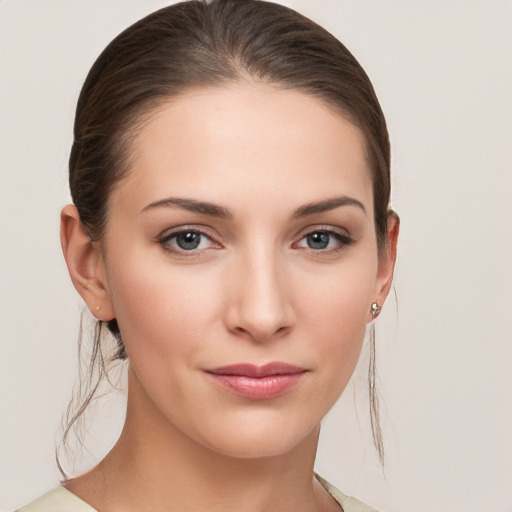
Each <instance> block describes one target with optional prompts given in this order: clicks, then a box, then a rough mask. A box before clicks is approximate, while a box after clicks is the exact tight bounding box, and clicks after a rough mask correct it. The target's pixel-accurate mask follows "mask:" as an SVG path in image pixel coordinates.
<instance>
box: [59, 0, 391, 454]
mask: <svg viewBox="0 0 512 512" xmlns="http://www.w3.org/2000/svg"><path fill="white" fill-rule="evenodd" d="M245 79H250V80H256V81H262V82H266V83H271V84H274V85H275V86H276V87H279V88H284V89H294V90H299V91H302V92H304V93H306V94H309V95H312V96H315V97H317V98H319V99H320V100H322V101H324V102H325V103H326V104H328V105H329V106H330V107H331V108H332V109H334V110H335V111H337V112H338V113H340V114H341V115H342V116H344V117H345V118H347V119H348V120H349V121H350V122H352V123H353V124H354V125H355V126H357V127H358V128H359V129H360V130H361V132H362V133H363V134H364V137H365V140H366V145H367V157H368V163H369V168H370V171H371V177H372V182H373V202H374V215H375V219H374V221H375V227H376V237H377V242H378V247H379V250H381V249H382V248H383V247H384V245H385V243H386V237H387V221H388V215H389V211H388V205H389V198H390V147H389V139H388V132H387V128H386V122H385V119H384V115H383V113H382V110H381V108H380V105H379V102H378V100H377V97H376V95H375V92H374V90H373V87H372V84H371V82H370V80H369V78H368V76H367V75H366V73H365V71H364V70H363V68H362V67H361V66H360V65H359V63H358V62H357V60H356V59H355V58H354V57H353V56H352V54H351V53H350V52H349V51H348V50H347V48H345V46H344V45H343V44H342V43H341V42H340V41H338V40H337V39H336V38H335V37H334V36H333V35H331V34H330V33H329V32H327V31H326V30H324V29H323V28H322V27H320V26H319V25H317V24H316V23H314V22H312V21H311V20H309V19H307V18H305V17H304V16H302V15H300V14H298V13H297V12H295V11H293V10H291V9H289V8H286V7H283V6H281V5H277V4H274V3H271V2H266V1H258V0H213V1H211V2H207V1H197V0H191V1H187V2H181V3H178V4H175V5H172V6H169V7H165V8H163V9H161V10H159V11H156V12H154V13H152V14H150V15H149V16H147V17H145V18H143V19H142V20H140V21H138V22H137V23H135V24H134V25H132V26H130V27H129V28H127V29H126V30H125V31H123V32H122V33H121V34H120V35H118V36H117V37H116V38H115V39H114V40H113V41H112V42H111V43H110V44H109V45H108V46H107V47H106V48H105V50H104V51H103V52H102V53H101V55H100V56H99V57H98V59H97V60H96V62H95V63H94V65H93V66H92V68H91V70H90V72H89V74H88V76H87V79H86V80H85V83H84V85H83V88H82V91H81V93H80V96H79V99H78V105H77V110H76V118H75V125H74V141H73V146H72V149H71V156H70V161H69V182H70V188H71V195H72V198H73V202H74V203H75V205H76V207H77V209H78V212H79V215H80V219H81V222H82V225H83V227H84V229H85V231H86V232H87V233H88V235H89V236H90V238H91V240H100V239H101V237H102V234H103V231H104V228H105V223H106V220H107V218H108V198H109V194H110V192H111V190H112V188H113V187H114V186H115V184H116V183H117V182H118V181H119V180H121V179H122V178H123V177H124V176H125V174H126V173H127V172H129V160H130V147H131V144H130V143H131V141H132V140H133V138H134V136H135V135H136V134H137V133H138V129H139V128H140V127H141V126H142V124H143V122H144V120H145V119H146V118H147V116H149V115H150V114H151V112H153V110H154V109H155V108H157V107H158V106H159V105H161V104H162V103H163V102H165V101H168V100H169V98H172V97H176V96H179V95H180V94H181V93H183V92H184V91H186V90H188V89H189V88H192V87H202V86H221V85H223V84H227V83H233V82H240V81H243V80H245ZM104 327H105V326H103V325H101V324H99V325H98V326H97V328H96V331H95V332H96V334H95V341H94V349H93V351H92V358H91V363H93V364H94V363H96V364H98V362H99V364H100V365H101V371H100V372H99V377H98V380H97V382H96V384H91V386H90V390H89V392H87V393H83V394H81V396H80V400H81V405H80V406H79V407H77V410H76V412H75V413H74V414H73V413H72V412H71V409H69V410H68V424H67V427H66V430H65V433H64V442H65V439H66V436H67V434H68V433H69V429H70V427H71V426H72V425H73V423H74V422H75V421H76V420H77V418H78V417H79V416H80V415H81V414H82V412H83V410H84V409H85V407H86V406H87V404H88V403H89V402H90V401H91V399H92V398H93V396H94V393H95V390H96V389H97V387H98V383H99V381H100V380H101V379H102V378H103V377H104V376H106V366H105V361H106V360H108V358H104V357H103V355H102V352H101V343H100V342H101V338H102V336H101V333H102V331H103V330H104ZM108 329H109V330H110V332H111V333H112V334H113V335H114V337H115V339H116V340H117V348H116V351H115V352H116V353H115V356H114V358H116V357H117V358H119V359H124V358H126V353H125V351H124V346H123V342H122V339H121V335H120V332H119V328H118V325H117V322H116V321H115V320H112V321H111V322H109V323H108ZM98 347H99V349H98ZM374 355H375V344H374V341H373V340H372V341H371V371H370V404H371V412H372V414H371V419H372V428H373V434H374V441H375V444H376V447H377V449H378V451H379V455H380V457H381V460H382V458H383V446H382V440H381V435H380V429H379V420H378V414H377V412H378V402H377V398H376V394H375V374H374V370H373V368H372V367H373V366H374V360H375V358H374ZM91 373H92V370H91Z"/></svg>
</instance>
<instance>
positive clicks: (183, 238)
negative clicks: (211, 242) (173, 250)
mask: <svg viewBox="0 0 512 512" xmlns="http://www.w3.org/2000/svg"><path fill="white" fill-rule="evenodd" d="M201 237H202V235H201V233H198V232H197V231H183V232H182V233H178V234H177V235H176V245H177V246H178V247H179V248H180V249H183V250H184V251H192V250H194V249H197V248H198V247H199V244H200V243H201Z"/></svg>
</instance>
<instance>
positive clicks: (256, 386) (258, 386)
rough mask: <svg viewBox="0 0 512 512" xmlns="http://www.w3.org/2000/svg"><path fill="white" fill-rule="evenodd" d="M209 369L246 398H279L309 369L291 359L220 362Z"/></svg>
mask: <svg viewBox="0 0 512 512" xmlns="http://www.w3.org/2000/svg"><path fill="white" fill-rule="evenodd" d="M206 373H207V374H208V375H209V376H210V378H211V379H212V380H214V381H215V382H216V383H217V384H218V385H220V386H221V387H222V388H224V389H226V390H228V391H230V392H232V393H234V394H236V395H238V396H242V397H244V398H249V399H252V400H264V399H270V398H276V397H278V396H280V395H282V394H284V393H285V392H286V391H288V390H290V389H292V388H293V387H295V386H296V385H297V384H298V383H299V381H300V380H301V379H302V377H303V376H304V375H305V374H306V373H307V370H306V369H305V368H301V367H299V366H295V365H291V364H287V363H280V362H276V363H269V364H266V365H264V366H257V365H254V364H249V363H242V364H234V365H229V366H220V367H217V368H212V369H209V370H206Z"/></svg>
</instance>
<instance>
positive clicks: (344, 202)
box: [141, 196, 366, 219]
mask: <svg viewBox="0 0 512 512" xmlns="http://www.w3.org/2000/svg"><path fill="white" fill-rule="evenodd" d="M172 206H177V207H178V208H182V209H183V210H188V211H189V212H194V213H200V214H202V215H209V216H211V217H218V218H221V219H233V214H232V213H231V212H230V211H229V210H228V209H227V208H225V207H224V206H220V205H217V204H214V203H209V202H207V201H197V200H196V199H185V198H181V197H167V198H165V199H159V200H158V201H153V202H152V203H150V204H148V205H147V206H145V207H144V208H143V209H142V210H141V213H143V212H146V211H148V210H153V209H154V208H165V207H172ZM341 206H356V207H357V208H359V209H360V210H362V212H363V213H364V214H365V215H366V208H365V207H364V205H363V203H361V201H359V200H357V199H355V198H353V197H349V196H336V197H331V198H329V199H324V200H322V201H317V202H314V203H308V204H305V205H303V206H301V207H299V208H297V209H296V210H295V211H294V212H293V213H292V219H300V218H302V217H307V216H309V215H314V214H317V213H323V212H327V211H330V210H334V209H335V208H339V207H341Z"/></svg>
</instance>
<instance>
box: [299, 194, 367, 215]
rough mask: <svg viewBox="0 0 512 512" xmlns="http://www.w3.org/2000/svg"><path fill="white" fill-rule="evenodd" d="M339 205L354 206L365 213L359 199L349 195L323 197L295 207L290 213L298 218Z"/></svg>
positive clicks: (332, 208)
mask: <svg viewBox="0 0 512 512" xmlns="http://www.w3.org/2000/svg"><path fill="white" fill-rule="evenodd" d="M340 206H356V207H357V208H359V209H361V210H362V211H363V213H364V214H365V215H366V208H365V207H364V205H363V203H361V201H358V200H357V199H355V198H353V197H349V196H336V197H331V198H329V199H324V200H323V201H317V202H315V203H308V204H305V205H304V206H301V207H300V208H297V209H296V210H295V211H294V212H293V214H292V219H300V218H302V217H307V216H308V215H314V214H315V213H323V212H327V211H330V210H334V209H335V208H339V207H340Z"/></svg>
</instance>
